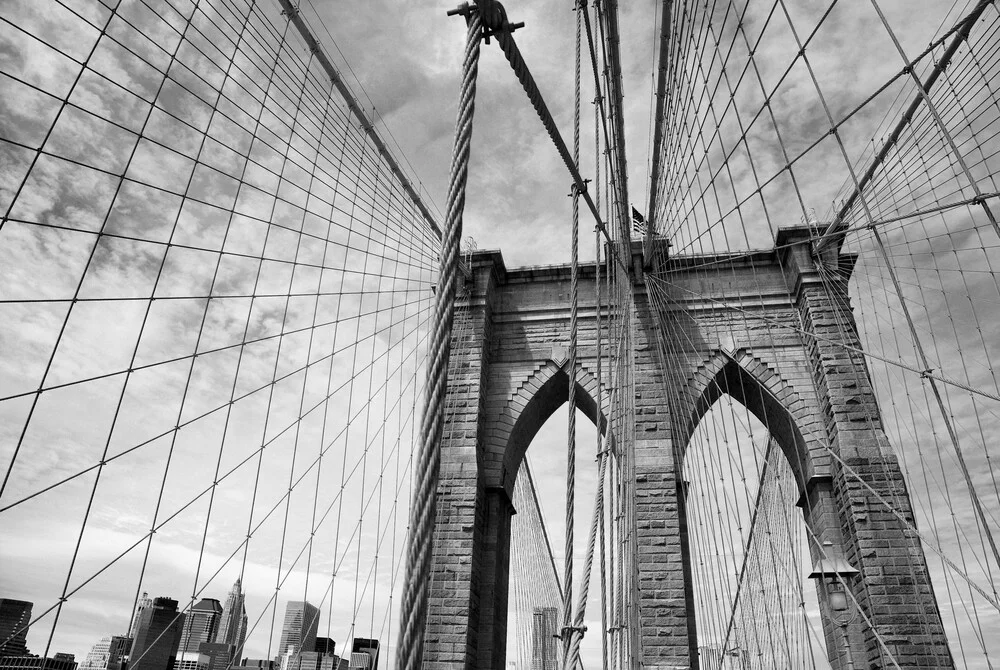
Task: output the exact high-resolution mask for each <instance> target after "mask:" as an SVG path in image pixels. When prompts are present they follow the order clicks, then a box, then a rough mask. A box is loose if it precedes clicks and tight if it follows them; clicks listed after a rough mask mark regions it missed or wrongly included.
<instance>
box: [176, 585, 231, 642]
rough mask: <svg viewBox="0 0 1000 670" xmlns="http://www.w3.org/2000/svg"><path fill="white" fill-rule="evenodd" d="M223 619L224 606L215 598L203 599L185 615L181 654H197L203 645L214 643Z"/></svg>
mask: <svg viewBox="0 0 1000 670" xmlns="http://www.w3.org/2000/svg"><path fill="white" fill-rule="evenodd" d="M221 618H222V605H221V604H220V603H219V601H218V600H216V599H215V598H202V599H201V600H199V601H198V602H197V603H195V604H194V606H193V607H192V608H191V609H190V610H189V611H188V612H187V614H185V615H184V628H183V629H182V630H181V644H180V647H179V649H178V650H179V651H180V652H181V653H188V654H197V653H200V651H201V645H202V644H204V643H206V642H214V641H215V638H216V635H217V634H218V632H219V619H221Z"/></svg>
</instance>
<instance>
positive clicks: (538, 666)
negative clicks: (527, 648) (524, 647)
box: [531, 607, 559, 670]
mask: <svg viewBox="0 0 1000 670" xmlns="http://www.w3.org/2000/svg"><path fill="white" fill-rule="evenodd" d="M558 634H559V611H558V610H557V609H556V608H555V607H536V608H535V611H534V613H533V614H532V617H531V670H556V669H557V668H558V667H559V643H558V642H557V641H556V638H555V636H556V635H558Z"/></svg>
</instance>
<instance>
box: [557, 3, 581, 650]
mask: <svg viewBox="0 0 1000 670" xmlns="http://www.w3.org/2000/svg"><path fill="white" fill-rule="evenodd" d="M576 10H577V11H576V51H575V56H576V58H575V64H574V95H573V165H574V166H575V167H576V168H577V169H579V166H580V35H581V27H582V20H583V19H582V13H581V9H580V7H579V6H577V8H576ZM572 196H573V226H572V232H571V239H570V253H571V260H570V313H569V366H568V367H569V369H568V370H567V371H566V372H567V375H568V376H569V421H568V422H567V427H568V431H567V432H568V434H567V441H566V545H565V551H566V555H565V574H564V576H563V584H564V587H563V630H562V643H563V668H566V669H567V670H568V668H570V667H571V665H572V663H573V658H572V651H571V649H572V640H573V638H574V637H575V634H574V633H573V631H572V628H571V627H572V626H573V521H574V519H573V516H574V514H575V510H576V499H575V498H576V336H577V322H576V321H577V307H578V302H579V277H578V272H579V268H578V265H579V258H578V256H579V238H580V230H579V229H580V189H579V186H578V185H577V184H576V183H574V184H573V187H572Z"/></svg>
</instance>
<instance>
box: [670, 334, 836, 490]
mask: <svg viewBox="0 0 1000 670" xmlns="http://www.w3.org/2000/svg"><path fill="white" fill-rule="evenodd" d="M723 395H729V396H730V397H731V398H733V399H734V400H736V401H737V402H739V403H740V404H741V405H743V406H744V407H746V408H747V409H748V410H749V411H750V413H751V414H753V415H754V416H755V417H757V419H759V420H760V422H761V423H762V424H764V426H765V427H766V428H767V429H768V431H769V432H770V433H771V435H772V436H773V437H774V439H775V441H776V442H777V444H778V446H779V447H780V448H781V450H782V453H784V455H785V458H786V459H787V460H788V463H789V464H790V465H791V467H792V472H793V473H794V474H795V481H796V484H797V485H798V488H799V493H800V494H803V493H805V488H806V485H807V482H808V481H809V479H810V478H811V477H813V476H815V475H817V474H820V473H822V474H826V468H827V465H828V461H829V457H828V456H827V455H826V454H825V453H824V452H825V449H824V448H823V445H822V444H821V442H820V441H821V440H822V439H823V438H822V436H821V434H819V433H818V432H817V431H815V430H813V429H812V428H813V425H814V420H815V417H814V416H813V415H812V414H811V413H810V410H809V406H808V403H806V402H805V400H803V399H802V398H801V397H800V396H799V394H798V393H797V392H796V391H795V390H794V389H793V388H792V386H791V385H789V384H788V383H787V382H786V381H785V380H783V379H782V378H781V376H780V375H779V374H778V373H777V372H776V371H775V370H773V369H772V368H771V367H769V366H768V365H767V364H766V363H765V362H764V361H762V360H760V359H759V358H755V357H754V356H753V355H752V354H751V353H750V352H749V351H746V350H739V351H736V352H734V353H729V352H727V351H724V350H721V349H720V350H716V351H714V352H713V353H712V355H711V356H709V357H708V359H706V360H705V361H704V363H702V365H700V366H699V367H698V369H697V371H696V372H695V374H694V375H693V376H692V377H691V378H690V379H689V381H688V384H687V387H686V389H685V392H684V395H683V397H682V402H683V403H684V407H683V411H682V413H681V416H679V417H678V419H677V423H676V424H675V427H674V431H675V432H674V435H675V436H676V438H675V439H676V444H677V445H678V446H679V453H680V456H681V460H682V461H683V458H684V455H685V454H686V453H687V448H688V445H689V444H690V441H691V436H692V435H693V434H694V432H695V430H696V429H697V427H698V424H699V423H700V422H701V420H702V418H703V417H704V416H705V414H707V413H708V411H709V410H710V409H711V408H712V406H713V405H714V404H715V403H716V401H718V400H719V398H721V397H722V396H723Z"/></svg>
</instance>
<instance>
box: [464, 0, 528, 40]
mask: <svg viewBox="0 0 1000 670" xmlns="http://www.w3.org/2000/svg"><path fill="white" fill-rule="evenodd" d="M472 12H479V13H480V15H481V17H482V19H483V40H484V41H485V42H486V43H487V44H489V43H490V37H492V36H493V35H496V34H498V33H501V32H507V33H513V32H514V31H515V30H517V29H518V28H523V27H524V22H523V21H522V22H520V23H511V22H510V21H508V20H507V11H506V10H505V9H504V8H503V5H501V4H500V3H499V2H496V0H480V1H479V3H478V4H474V5H470V4H469V3H468V2H463V3H462V4H461V5H459V6H458V7H456V8H455V9H449V10H448V16H464V17H466V18H468V16H469V14H471V13H472Z"/></svg>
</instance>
